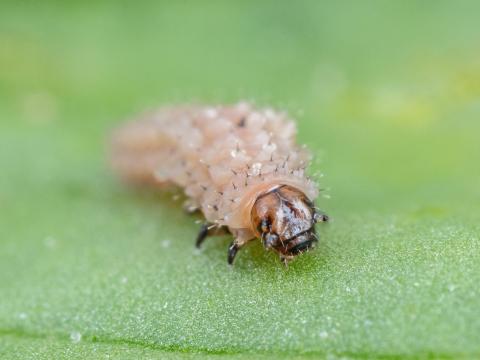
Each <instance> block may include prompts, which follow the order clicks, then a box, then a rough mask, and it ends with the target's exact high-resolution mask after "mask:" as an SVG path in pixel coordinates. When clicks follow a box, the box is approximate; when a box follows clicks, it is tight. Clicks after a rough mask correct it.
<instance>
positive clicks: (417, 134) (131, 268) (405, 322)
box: [0, 1, 480, 359]
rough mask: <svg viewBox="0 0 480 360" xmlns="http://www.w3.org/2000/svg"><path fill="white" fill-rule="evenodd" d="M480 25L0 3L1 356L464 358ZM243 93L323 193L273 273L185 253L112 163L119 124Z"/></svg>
mask: <svg viewBox="0 0 480 360" xmlns="http://www.w3.org/2000/svg"><path fill="white" fill-rule="evenodd" d="M467 5H468V6H467ZM478 10H480V8H479V6H478V4H476V3H474V2H472V3H467V2H459V3H455V4H453V3H439V2H436V3H428V2H426V3H424V2H421V3H420V2H418V3H416V2H405V3H403V2H402V3H396V4H393V3H388V4H387V3H385V4H382V3H377V4H373V3H368V4H367V3H364V2H362V3H361V4H360V3H357V2H351V3H349V4H347V3H342V4H334V3H331V4H324V3H323V2H322V3H320V2H319V3H318V4H317V2H313V1H312V2H307V1H306V2H299V3H298V4H295V5H293V4H291V3H290V2H261V3H257V2H238V3H230V2H207V3H204V2H202V3H193V2H187V3H183V2H171V3H164V4H157V3H156V2H151V3H150V2H145V3H142V4H139V5H135V6H133V5H131V6H130V8H127V7H125V8H124V7H121V6H120V5H118V4H117V3H116V2H102V3H100V2H99V3H89V2H86V3H82V4H80V3H79V4H75V5H73V4H57V3H55V2H51V3H48V2H47V3H44V4H42V5H38V4H34V3H31V4H27V3H21V4H16V3H13V2H12V3H6V4H5V5H2V12H1V14H0V40H1V41H0V118H1V119H2V120H1V121H0V294H1V300H0V357H1V358H19V359H20V358H21V359H23V358H46V359H50V358H79V359H84V358H98V357H107V356H110V357H114V358H126V359H127V358H172V359H177V358H191V357H195V358H196V357H198V356H201V357H204V358H215V359H218V358H222V357H229V358H239V359H240V358H251V357H252V355H255V357H256V358H257V357H258V358H265V359H270V358H291V357H295V358H299V359H300V358H316V357H333V358H335V357H345V358H374V357H380V358H385V357H398V358H409V357H410V358H417V357H432V358H452V359H453V358H455V359H457V358H462V357H465V358H471V357H478V356H480V343H479V342H478V334H479V333H480V316H479V315H480V313H479V308H480V296H479V290H478V284H479V283H480V265H479V264H480V262H479V258H480V239H479V234H480V225H479V223H480V222H479V220H480V201H479V200H480V190H479V187H478V184H479V180H480V167H479V166H478V164H479V163H480V145H479V144H480V143H479V141H478V134H479V131H480V123H479V122H478V116H479V115H480V107H479V104H478V99H479V96H480V87H479V85H478V84H480V76H479V74H480V71H479V70H480V65H479V62H478V60H479V59H478V53H477V52H476V50H477V47H478V46H477V43H478V38H477V36H476V29H477V26H478V25H477V20H478V19H477V18H476V17H477V15H476V14H478ZM239 89H240V90H239ZM239 97H240V98H253V99H257V101H258V102H259V103H260V104H273V105H274V106H277V107H280V108H287V109H289V111H290V112H291V113H292V114H293V116H294V117H295V118H297V119H298V125H299V141H300V142H304V143H306V144H308V145H309V147H310V148H311V149H312V151H313V153H314V154H315V158H316V159H317V160H318V161H315V162H314V164H313V165H312V174H314V176H315V177H318V175H317V173H318V172H322V173H324V174H325V175H326V176H325V177H323V178H319V180H320V182H321V184H322V187H326V188H328V189H329V190H327V191H325V193H326V194H327V195H330V196H331V199H327V198H326V197H321V198H320V199H319V201H318V203H317V205H318V206H319V207H320V208H321V209H323V210H325V211H326V212H327V213H328V214H329V215H331V217H332V219H333V221H332V222H331V223H330V224H328V225H325V226H319V229H318V230H319V234H320V236H321V239H322V240H321V243H320V245H319V247H318V248H317V249H316V250H315V251H313V252H309V253H307V254H305V255H302V256H301V257H300V258H298V259H297V260H295V261H294V262H292V263H291V265H290V266H289V268H288V269H285V268H284V267H283V266H282V265H281V264H280V262H279V261H278V259H277V258H276V257H275V256H274V255H273V254H270V253H266V252H265V251H264V250H263V248H262V246H261V245H260V243H259V242H256V243H254V244H252V245H251V246H249V247H248V248H247V249H246V250H242V252H241V253H239V255H238V257H237V259H236V263H235V265H234V267H233V268H230V267H228V266H227V264H226V249H227V246H228V244H229V241H230V239H229V238H228V237H218V238H212V239H209V240H208V241H207V242H206V245H205V248H204V249H203V250H202V251H200V252H199V251H196V250H195V249H194V247H193V242H194V238H195V236H196V233H197V231H198V228H199V225H198V224H196V223H195V222H196V220H198V219H199V217H192V216H188V215H186V214H184V212H183V211H182V205H181V200H174V198H176V197H175V196H174V195H175V194H176V192H175V191H174V190H170V191H168V192H163V193H162V192H158V191H155V190H152V189H133V188H129V187H126V186H124V185H122V184H120V182H119V181H118V180H117V179H116V178H115V177H114V176H113V175H112V174H111V173H110V170H109V168H108V165H107V161H106V155H105V146H106V143H107V139H108V134H109V131H110V129H111V128H112V127H114V126H115V125H116V124H117V123H118V122H119V121H120V120H122V119H123V118H126V117H128V116H129V115H133V114H135V113H137V112H138V111H141V110H143V109H144V108H147V107H150V106H152V105H157V104H158V105H160V104H163V103H171V102H181V101H190V100H191V99H198V100H199V101H204V102H231V101H235V100H237V99H238V98H239ZM299 108H302V109H303V110H304V111H303V114H299V111H298V109H299Z"/></svg>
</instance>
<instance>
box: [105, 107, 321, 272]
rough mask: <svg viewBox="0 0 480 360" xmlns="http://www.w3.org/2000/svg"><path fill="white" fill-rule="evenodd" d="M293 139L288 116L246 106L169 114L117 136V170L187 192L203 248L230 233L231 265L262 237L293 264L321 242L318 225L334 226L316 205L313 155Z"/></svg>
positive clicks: (152, 115) (127, 128)
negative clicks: (310, 172) (310, 169)
mask: <svg viewBox="0 0 480 360" xmlns="http://www.w3.org/2000/svg"><path fill="white" fill-rule="evenodd" d="M295 133H296V127H295V124H294V123H293V122H292V121H291V120H290V119H289V118H288V117H287V115H286V114H285V113H281V112H276V111H273V110H272V109H269V108H267V109H256V108H254V107H253V106H251V105H250V104H248V103H239V104H237V105H233V106H211V107H203V106H183V107H182V106H177V107H167V108H162V109H160V110H157V111H154V112H151V113H148V114H145V115H143V116H141V117H140V118H139V119H138V120H136V121H133V122H131V123H128V124H126V125H125V126H123V127H121V128H120V129H119V130H117V131H116V132H115V134H114V136H113V141H112V164H113V167H114V169H115V170H116V171H117V172H119V173H120V174H121V176H122V177H124V178H125V179H127V180H131V181H135V182H141V183H151V184H154V185H162V186H163V185H165V184H173V185H176V186H179V187H182V188H183V189H184V191H185V194H186V195H187V197H188V199H189V200H188V201H189V204H190V206H189V207H190V209H199V210H201V211H202V213H203V215H204V216H205V219H206V223H205V225H203V226H202V228H201V230H200V233H199V235H198V238H197V242H196V245H197V246H198V247H199V246H200V245H201V243H202V242H203V241H204V240H205V238H206V237H207V236H208V235H212V234H215V233H218V232H219V231H220V230H226V231H229V232H230V233H231V234H232V235H233V236H234V240H233V242H232V244H231V245H230V247H229V249H228V263H229V264H232V263H233V260H234V258H235V255H236V254H237V251H238V250H239V249H240V248H241V247H243V246H244V245H245V244H246V243H247V242H249V241H250V240H253V239H256V238H260V239H261V240H262V243H263V245H264V247H265V249H267V250H273V251H275V252H277V253H278V254H279V255H280V258H281V260H282V261H283V262H284V263H285V264H287V263H288V261H289V260H291V259H292V258H293V257H295V256H296V255H298V254H301V253H303V252H305V251H307V250H308V249H310V248H312V247H313V246H314V245H315V244H316V243H317V241H318V239H317V235H316V233H315V223H317V222H325V221H327V220H328V217H327V216H326V215H325V214H323V213H321V212H319V211H317V210H316V208H315V206H314V204H313V201H314V200H315V198H316V197H317V195H318V189H317V186H316V184H315V183H314V182H313V181H312V180H311V179H309V178H308V177H307V175H306V174H305V168H306V166H307V165H308V162H309V159H310V155H309V153H308V152H307V151H306V150H305V149H304V148H303V147H300V146H297V145H296V144H295Z"/></svg>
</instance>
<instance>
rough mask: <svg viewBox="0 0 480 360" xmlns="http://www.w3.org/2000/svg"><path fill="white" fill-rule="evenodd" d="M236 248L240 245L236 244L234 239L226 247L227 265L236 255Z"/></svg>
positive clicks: (231, 262)
mask: <svg viewBox="0 0 480 360" xmlns="http://www.w3.org/2000/svg"><path fill="white" fill-rule="evenodd" d="M238 250H240V245H238V244H237V243H236V242H235V240H233V241H232V243H231V244H230V246H229V247H228V256H227V262H228V265H232V264H233V260H235V256H236V255H237V252H238Z"/></svg>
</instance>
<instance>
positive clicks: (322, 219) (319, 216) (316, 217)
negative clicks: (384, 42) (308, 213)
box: [313, 211, 330, 223]
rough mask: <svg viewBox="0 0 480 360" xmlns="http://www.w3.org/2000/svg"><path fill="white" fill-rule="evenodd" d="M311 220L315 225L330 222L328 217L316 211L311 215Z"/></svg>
mask: <svg viewBox="0 0 480 360" xmlns="http://www.w3.org/2000/svg"><path fill="white" fill-rule="evenodd" d="M313 219H314V220H315V222H316V223H319V222H328V220H330V217H329V216H328V215H327V214H325V213H323V212H320V211H316V212H315V214H314V215H313Z"/></svg>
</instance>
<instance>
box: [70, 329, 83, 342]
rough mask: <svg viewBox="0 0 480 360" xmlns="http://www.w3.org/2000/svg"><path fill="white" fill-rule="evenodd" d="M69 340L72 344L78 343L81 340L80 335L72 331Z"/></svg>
mask: <svg viewBox="0 0 480 360" xmlns="http://www.w3.org/2000/svg"><path fill="white" fill-rule="evenodd" d="M70 340H71V341H72V342H73V343H78V342H79V341H80V340H82V334H80V333H79V332H78V331H73V332H71V333H70Z"/></svg>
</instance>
